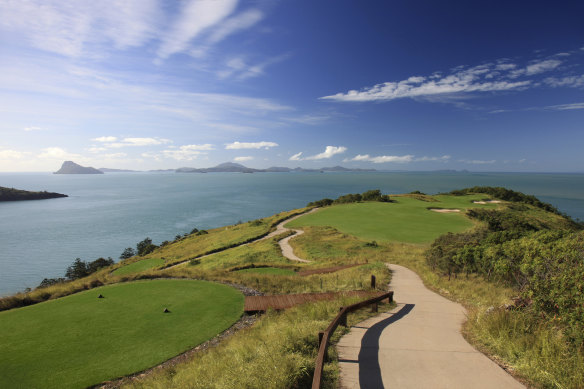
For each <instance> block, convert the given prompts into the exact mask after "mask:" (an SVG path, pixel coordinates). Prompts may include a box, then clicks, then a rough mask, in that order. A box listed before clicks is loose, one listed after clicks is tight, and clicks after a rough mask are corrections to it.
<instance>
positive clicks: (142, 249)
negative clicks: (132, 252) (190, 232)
mask: <svg viewBox="0 0 584 389" xmlns="http://www.w3.org/2000/svg"><path fill="white" fill-rule="evenodd" d="M180 238H181V236H180V235H178V239H180ZM157 247H158V246H156V245H155V244H152V239H150V238H146V239H144V240H143V241H141V242H138V244H137V245H136V252H137V254H138V255H140V256H144V255H146V254H150V253H151V252H153V251H154V250H155V249H156V248H157Z"/></svg>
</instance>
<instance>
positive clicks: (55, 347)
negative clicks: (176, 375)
mask: <svg viewBox="0 0 584 389" xmlns="http://www.w3.org/2000/svg"><path fill="white" fill-rule="evenodd" d="M100 294H102V295H103V296H104V298H98V296H99V295H100ZM243 300H244V298H243V295H242V294H241V293H240V292H239V291H237V290H235V289H233V288H231V287H229V286H225V285H221V284H216V283H211V282H206V281H191V280H154V281H138V282H131V283H122V284H115V285H109V286H104V287H101V288H96V289H92V290H89V291H85V292H81V293H78V294H74V295H71V296H68V297H63V298H60V299H57V300H52V301H48V302H44V303H40V304H37V305H33V306H29V307H24V308H18V309H14V310H10V311H6V312H0V388H83V387H87V386H90V385H94V384H98V383H100V382H102V381H105V380H109V379H113V378H116V377H120V376H123V375H128V374H131V373H133V372H137V371H141V370H144V369H146V368H148V367H151V366H155V365H157V364H159V363H161V362H163V361H165V360H167V359H169V358H171V357H173V356H175V355H178V354H180V353H181V352H183V351H186V350H188V349H190V348H192V347H194V346H196V345H198V344H200V343H202V342H204V341H206V340H208V339H210V338H212V337H213V336H215V335H217V334H218V333H220V332H222V331H223V330H225V329H227V328H228V327H229V326H231V324H233V323H234V322H235V321H237V320H238V319H239V317H240V316H241V314H242V313H243ZM165 308H168V310H170V313H164V312H163V311H164V309H165Z"/></svg>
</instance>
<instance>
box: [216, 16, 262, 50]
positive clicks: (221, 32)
mask: <svg viewBox="0 0 584 389" xmlns="http://www.w3.org/2000/svg"><path fill="white" fill-rule="evenodd" d="M263 18H264V13H263V12H262V11H260V10H258V9H249V10H246V11H243V12H242V13H240V14H239V15H235V16H233V17H231V18H229V19H227V20H225V21H224V22H223V23H221V24H220V25H219V26H217V28H216V29H215V31H213V32H212V33H211V34H210V36H209V39H208V43H210V44H215V43H218V42H220V41H222V40H223V39H225V38H227V37H228V36H229V35H232V34H234V33H236V32H238V31H241V30H245V29H248V28H250V27H252V26H254V25H255V24H256V23H258V22H259V21H260V20H262V19H263Z"/></svg>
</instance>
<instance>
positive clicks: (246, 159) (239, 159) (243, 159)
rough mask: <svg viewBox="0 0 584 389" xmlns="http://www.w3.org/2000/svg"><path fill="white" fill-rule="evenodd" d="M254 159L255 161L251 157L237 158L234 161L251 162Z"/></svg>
mask: <svg viewBox="0 0 584 389" xmlns="http://www.w3.org/2000/svg"><path fill="white" fill-rule="evenodd" d="M252 159H253V157H251V156H247V157H235V158H233V160H234V161H236V162H245V161H251V160H252Z"/></svg>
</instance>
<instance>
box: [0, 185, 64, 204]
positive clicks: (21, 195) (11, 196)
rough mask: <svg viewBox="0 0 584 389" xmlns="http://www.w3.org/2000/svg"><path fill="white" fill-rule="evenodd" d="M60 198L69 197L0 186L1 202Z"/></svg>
mask: <svg viewBox="0 0 584 389" xmlns="http://www.w3.org/2000/svg"><path fill="white" fill-rule="evenodd" d="M58 197H69V196H67V195H65V194H61V193H54V192H45V191H43V192H30V191H28V190H21V189H14V188H5V187H3V186H0V201H20V200H44V199H55V198H58Z"/></svg>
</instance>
